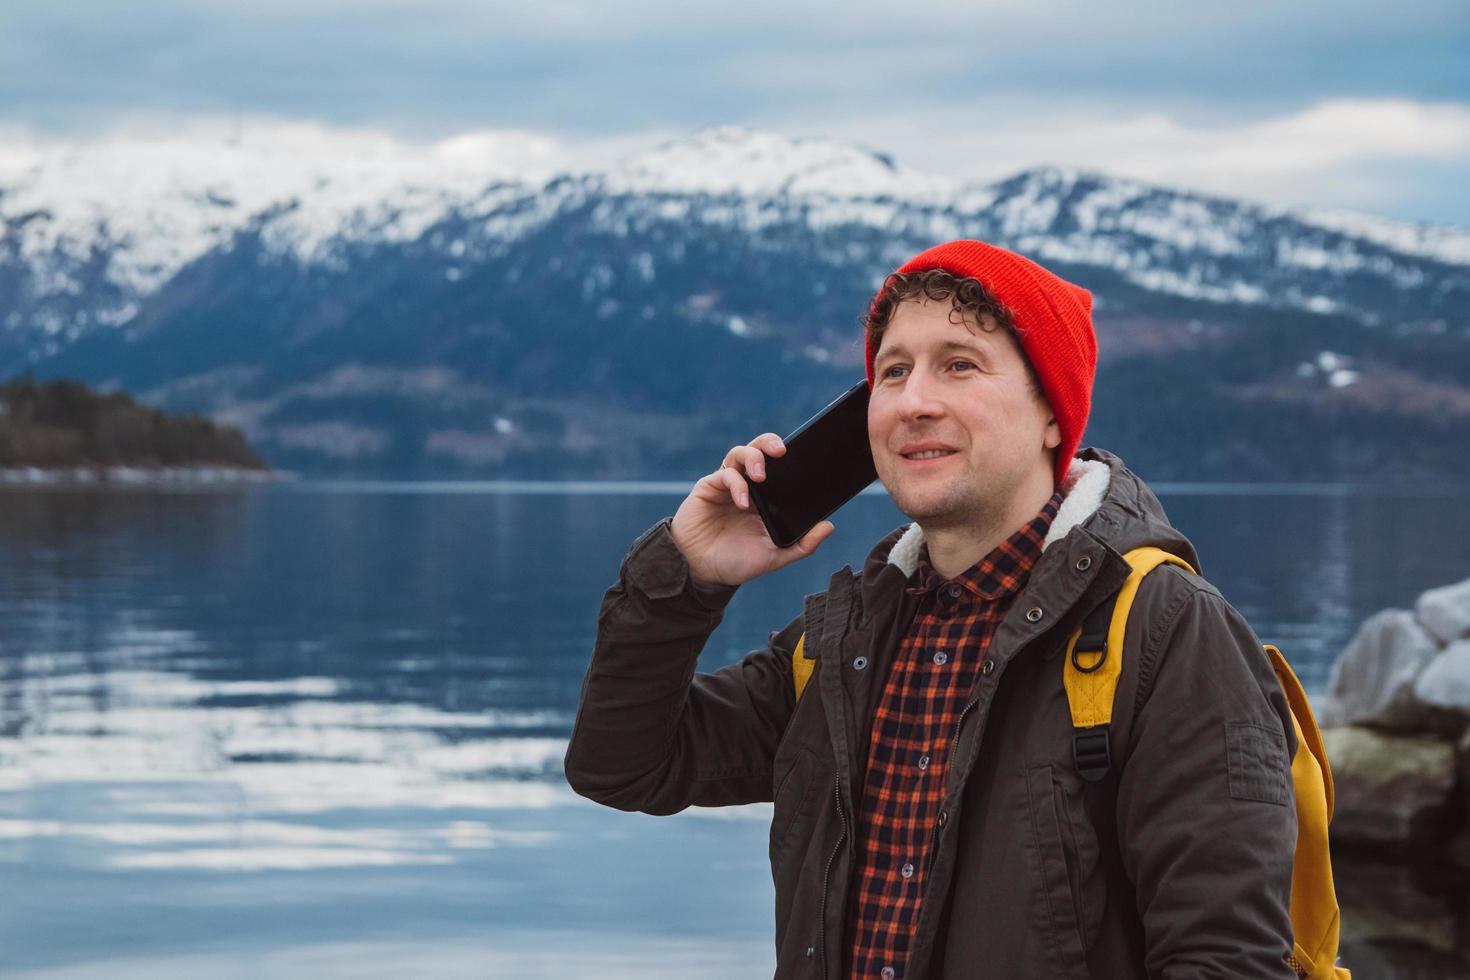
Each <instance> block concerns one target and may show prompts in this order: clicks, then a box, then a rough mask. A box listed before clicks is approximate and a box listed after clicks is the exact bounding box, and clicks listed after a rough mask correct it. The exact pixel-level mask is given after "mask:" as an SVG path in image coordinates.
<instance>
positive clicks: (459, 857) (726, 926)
mask: <svg viewBox="0 0 1470 980" xmlns="http://www.w3.org/2000/svg"><path fill="white" fill-rule="evenodd" d="M502 491H503V488H499V489H497V488H489V489H482V490H481V491H480V492H471V493H465V492H448V491H446V490H445V489H444V488H438V489H436V490H435V491H434V492H406V491H405V490H404V488H402V487H389V488H381V489H374V488H362V487H338V488H335V489H333V488H322V487H311V486H305V487H269V488H249V489H246V490H243V491H237V492H228V493H226V492H211V493H203V494H186V493H152V494H150V493H144V492H130V493H122V492H116V491H101V492H99V491H92V492H81V491H68V492H57V491H53V492H40V493H18V492H11V493H6V494H4V495H3V497H0V504H3V506H0V638H3V639H0V643H3V646H0V865H3V866H4V867H5V871H6V874H7V877H12V876H13V877H16V878H19V877H20V876H22V875H23V876H24V878H25V880H26V881H27V882H29V883H30V884H29V885H28V891H27V898H26V901H25V902H24V903H20V904H17V905H11V906H9V907H7V911H6V913H5V914H4V915H3V916H0V972H3V973H5V974H6V975H25V974H23V973H22V971H23V970H31V971H60V972H46V973H42V972H37V973H35V974H34V975H36V976H40V975H56V976H60V975H68V974H67V973H66V971H68V970H75V971H77V972H76V973H75V974H74V975H89V974H88V972H87V971H88V970H93V971H96V970H101V969H103V968H102V967H100V966H99V965H98V964H103V963H105V964H107V966H106V968H105V971H104V972H106V974H107V975H109V976H145V975H146V976H158V975H163V974H166V973H168V972H170V971H175V972H178V973H179V975H219V976H225V975H231V974H230V973H229V971H230V970H231V969H234V968H235V966H236V965H238V963H240V962H246V963H255V964H257V965H258V964H271V965H270V968H269V970H267V971H266V972H268V974H269V975H272V976H294V975H299V976H317V975H322V974H323V973H331V972H333V971H334V970H336V971H339V972H340V971H348V972H350V970H351V969H352V967H351V964H354V963H356V964H359V965H361V964H362V963H366V962H369V961H371V960H372V959H373V957H374V956H375V955H381V956H383V957H384V959H385V962H386V961H393V962H403V963H414V962H417V963H418V964H419V965H420V966H422V969H420V968H418V967H406V968H405V970H404V971H403V973H404V975H409V974H414V973H418V974H422V973H424V972H435V973H436V975H445V976H451V975H462V976H482V975H485V974H486V972H487V971H486V970H485V969H484V968H482V966H473V967H464V968H463V969H461V966H463V965H464V964H470V963H479V962H480V960H479V957H491V958H492V959H493V958H494V957H495V956H496V955H508V954H506V952H505V951H513V952H514V955H515V956H516V957H517V958H516V959H515V962H516V963H518V964H520V965H521V967H522V968H521V969H520V970H519V971H518V972H520V973H521V974H522V975H529V976H535V975H547V976H580V975H588V976H592V975H596V976H615V975H620V974H623V975H634V974H639V975H650V976H653V975H665V976H671V975H681V974H679V973H678V972H677V970H675V971H674V972H669V971H670V964H678V963H681V962H684V963H686V964H693V965H692V966H690V967H689V968H690V969H691V970H693V973H691V974H684V975H700V976H721V975H729V976H759V975H762V974H763V973H768V972H769V965H768V964H769V963H770V961H771V954H770V949H769V946H770V918H769V917H770V909H771V893H770V884H769V875H768V870H767V868H766V865H765V854H766V840H765V836H766V834H765V832H766V823H767V822H768V820H769V809H768V808H766V807H760V806H757V807H747V808H738V809H735V810H731V811H696V812H692V813H690V814H686V815H683V816H680V817H677V818H672V819H654V818H647V817H641V816H636V815H622V814H616V813H613V812H612V811H608V810H604V809H601V808H597V807H593V806H592V805H591V804H587V803H585V802H584V801H580V800H577V799H576V798H574V797H573V796H572V795H571V794H570V792H569V791H568V790H567V789H566V788H565V787H564V786H563V785H562V782H561V779H560V760H561V755H562V751H563V748H564V746H565V740H566V737H567V734H568V732H569V730H570V726H571V722H572V717H573V711H574V709H575V704H576V698H577V692H578V689H579V686H580V682H581V676H582V672H583V669H584V668H585V665H586V660H587V656H588V651H589V650H590V647H591V642H592V635H593V629H594V626H595V610H596V607H597V603H598V601H599V600H600V598H601V595H602V592H603V590H604V589H605V588H606V586H607V585H608V584H609V582H610V581H611V580H612V579H613V577H614V576H615V574H616V569H617V564H618V561H619V559H620V558H621V556H622V554H623V552H624V550H625V549H626V547H627V545H628V544H629V542H631V540H632V539H633V538H634V536H636V534H637V533H639V532H640V531H641V530H643V529H644V528H645V527H647V526H648V525H649V524H651V523H653V521H655V520H657V519H658V518H659V517H661V516H663V515H664V514H666V513H668V512H670V511H671V510H672V509H673V507H674V506H675V505H676V504H677V500H678V497H677V495H675V494H673V493H670V492H663V491H661V492H657V493H640V494H625V493H617V494H610V495H601V496H599V495H597V494H593V493H590V492H580V493H577V494H557V493H547V492H539V491H538V492H535V493H520V492H517V493H507V492H502ZM1166 503H1167V504H1168V506H1169V509H1170V511H1171V515H1172V516H1173V517H1174V518H1175V520H1176V521H1177V522H1178V523H1179V524H1180V526H1181V527H1182V528H1184V529H1185V530H1186V532H1187V533H1190V534H1191V535H1192V536H1194V537H1195V540H1196V542H1197V544H1198V546H1199V548H1200V551H1201V553H1202V554H1203V556H1204V560H1205V566H1206V571H1207V572H1208V573H1209V574H1210V575H1211V578H1212V580H1213V581H1215V582H1216V583H1217V584H1218V585H1219V586H1220V588H1221V589H1222V591H1223V592H1224V593H1225V594H1226V596H1227V597H1229V598H1231V599H1232V601H1235V602H1236V604H1237V605H1239V606H1241V608H1242V609H1243V610H1244V611H1246V612H1247V615H1248V616H1249V617H1250V618H1251V620H1252V622H1253V623H1255V624H1256V625H1257V628H1258V631H1259V632H1261V633H1262V635H1263V636H1267V637H1268V638H1272V637H1279V638H1280V639H1281V640H1282V642H1283V645H1284V646H1286V647H1287V652H1288V654H1289V655H1291V656H1292V659H1293V662H1294V663H1296V664H1297V665H1298V666H1299V668H1301V672H1302V673H1303V675H1304V677H1305V678H1307V682H1308V684H1309V686H1312V685H1313V684H1316V685H1320V683H1321V682H1322V681H1323V680H1325V676H1326V667H1327V664H1328V663H1329V662H1330V658H1331V656H1333V655H1335V653H1336V651H1337V648H1338V647H1339V646H1340V644H1341V643H1342V642H1343V641H1345V639H1346V636H1347V634H1348V633H1349V632H1350V630H1351V629H1352V628H1353V627H1354V626H1355V624H1356V622H1357V621H1358V620H1359V619H1361V618H1362V617H1363V616H1365V615H1367V614H1368V613H1370V612H1372V611H1375V610H1376V609H1377V608H1379V606H1381V605H1385V604H1389V603H1391V602H1399V603H1402V602H1404V601H1407V599H1411V598H1412V596H1413V595H1416V594H1417V590H1420V589H1422V588H1425V587H1428V586H1430V585H1437V584H1441V583H1442V582H1443V581H1445V580H1447V579H1448V578H1449V577H1451V574H1450V573H1449V572H1448V571H1447V570H1450V569H1454V568H1457V567H1458V568H1459V569H1461V570H1463V573H1465V574H1470V544H1467V543H1466V542H1470V534H1467V533H1465V532H1466V531H1470V526H1461V527H1458V528H1452V529H1449V530H1447V532H1446V533H1445V534H1443V535H1439V536H1436V537H1435V539H1434V540H1431V541H1425V540H1424V539H1423V538H1422V536H1421V537H1418V538H1415V537H1408V538H1399V537H1396V536H1395V535H1396V533H1397V531H1396V530H1395V529H1397V528H1402V527H1404V526H1412V521H1411V520H1410V519H1409V518H1408V517H1406V512H1408V511H1410V507H1411V505H1406V504H1404V503H1402V502H1396V501H1389V502H1387V503H1385V502H1384V501H1381V500H1376V499H1365V498H1358V497H1351V496H1344V495H1335V496H1334V495H1329V496H1328V497H1327V498H1326V499H1314V498H1311V497H1306V496H1296V497H1289V498H1281V499H1277V498H1270V497H1260V496H1247V497H1228V498H1220V497H1215V498H1210V497H1205V496H1198V495H1188V496H1180V497H1179V498H1177V499H1175V498H1166ZM900 520H901V516H900V515H898V514H897V512H896V511H895V510H894V509H893V507H892V505H891V503H890V502H889V501H888V500H887V499H886V498H884V497H881V496H880V497H874V498H860V499H859V501H856V502H854V504H852V505H850V506H849V508H847V509H845V510H844V511H843V512H842V514H841V515H839V518H838V533H837V534H836V535H834V537H833V538H832V539H831V540H830V541H828V542H827V543H826V545H824V547H823V550H822V552H821V557H820V559H818V560H814V561H812V562H806V563H801V564H799V565H797V566H793V567H791V568H788V569H785V570H783V571H782V572H780V573H778V574H776V575H773V576H770V577H768V578H766V579H763V580H760V581H758V582H756V583H752V584H751V585H750V586H748V587H747V588H745V589H742V590H741V593H740V595H739V596H738V597H737V599H736V602H735V604H734V605H733V606H732V607H731V608H730V610H729V612H728V614H727V616H726V619H725V622H724V623H723V625H722V626H721V627H720V629H719V631H718V632H717V633H716V635H715V637H714V638H713V639H712V641H711V643H710V645H709V648H708V649H707V651H706V653H705V656H704V657H703V658H702V659H701V664H702V666H704V667H706V668H714V667H717V666H719V665H720V664H722V663H726V662H729V661H731V660H733V659H735V658H736V657H738V656H740V655H742V654H743V653H744V652H745V651H746V650H747V649H748V648H750V647H751V646H754V645H757V644H759V643H760V642H762V641H763V640H764V638H765V636H766V633H767V632H768V631H769V630H771V629H773V628H775V627H777V626H779V625H781V624H783V623H784V622H785V621H786V620H787V619H789V618H790V617H791V616H793V615H795V613H796V612H797V611H799V609H800V597H801V596H802V595H803V594H805V593H807V592H812V591H816V590H818V589H821V588H823V587H824V586H825V584H826V581H827V578H828V576H829V574H830V572H831V571H832V570H833V569H834V568H835V567H837V566H839V565H841V564H843V563H852V564H856V563H858V562H860V561H861V559H862V557H863V555H864V554H865V553H866V551H867V549H868V547H869V546H870V544H871V543H872V541H874V540H876V539H877V538H878V537H881V536H882V535H883V534H884V533H886V531H888V530H889V529H890V528H891V527H893V526H894V525H895V524H897V523H899V521H900ZM1460 520H1461V522H1462V524H1470V518H1466V517H1464V516H1463V515H1462V516H1461V518H1460ZM1247 540H1248V541H1249V542H1250V547H1249V549H1246V548H1244V547H1243V546H1242V542H1243V541H1247ZM1263 624H1264V625H1263ZM12 872H13V875H12V874H11V873H12ZM712 880H714V881H718V882H720V887H718V888H711V887H710V882H711V881H712ZM1352 881H1353V879H1352V878H1351V876H1349V877H1347V878H1345V883H1346V884H1347V885H1351V884H1352ZM1369 891H1370V892H1372V891H1382V889H1381V888H1380V887H1379V886H1378V885H1372V886H1371V887H1370V888H1369ZM1351 894H1357V892H1351ZM1411 894H1413V895H1415V896H1418V897H1417V898H1415V899H1414V900H1415V901H1420V900H1426V901H1429V902H1430V903H1431V905H1432V907H1433V908H1436V909H1440V910H1441V912H1440V913H1436V914H1437V915H1439V916H1440V918H1443V917H1445V916H1448V917H1449V919H1450V920H1453V921H1454V922H1456V923H1458V921H1459V920H1458V919H1457V918H1456V916H1457V915H1459V914H1460V913H1458V912H1456V911H1454V910H1455V909H1462V908H1464V901H1463V896H1462V895H1458V893H1456V894H1455V895H1449V894H1448V893H1445V892H1443V891H1441V892H1425V891H1424V890H1423V888H1422V887H1417V888H1416V890H1413V891H1412V892H1411ZM1425 895H1428V896H1429V897H1428V898H1427V899H1425V898H1424V896H1425ZM1457 902H1458V903H1459V904H1455V903H1457ZM1435 903H1437V904H1435ZM1344 904H1345V905H1347V904H1348V903H1347V901H1346V900H1345V903H1344ZM1411 917H1412V916H1411ZM1429 917H1430V918H1431V919H1433V918H1434V916H1433V915H1430V916H1429ZM1348 921H1349V925H1350V927H1351V928H1354V929H1357V930H1358V933H1357V934H1358V935H1361V936H1363V937H1364V938H1369V937H1371V938H1373V939H1374V941H1375V943H1376V945H1375V946H1373V947H1372V948H1368V947H1363V949H1364V952H1363V953H1362V954H1361V955H1363V956H1365V957H1366V956H1369V955H1386V954H1384V952H1383V951H1384V950H1387V949H1388V948H1389V947H1388V945H1385V944H1389V943H1400V944H1402V943H1403V942H1405V941H1410V940H1412V941H1415V942H1419V943H1420V945H1421V946H1422V945H1423V937H1422V936H1421V937H1419V938H1418V939H1414V937H1413V936H1404V935H1401V934H1399V933H1395V932H1383V931H1375V930H1376V928H1377V927H1370V926H1369V925H1353V923H1354V922H1358V923H1362V922H1364V921H1365V920H1363V919H1362V918H1361V917H1359V918H1358V919H1357V920H1353V919H1349V920H1348ZM1434 921H1439V920H1438V919H1434ZM82 923H86V924H87V927H86V928H82V927H81V924H82ZM549 923H554V924H555V928H554V931H553V932H552V933H550V934H544V932H545V930H547V929H548V928H549V926H548V924H549ZM1441 932H1443V930H1441ZM1436 935H1437V936H1438V935H1439V933H1436ZM1457 935H1458V933H1457ZM395 937H396V938H395ZM1435 941H1439V940H1435ZM394 942H397V943H398V944H397V945H394V944H393V943H394ZM1416 948H1417V947H1416ZM1424 948H1426V949H1432V948H1438V947H1431V946H1424ZM1449 948H1450V949H1451V950H1453V949H1454V946H1453V944H1451V946H1450V947H1449ZM373 950H376V951H377V952H376V953H374V952H371V951H373ZM495 950H500V951H501V953H500V954H496V953H495V952H494V951H495ZM665 954H667V955H665ZM1447 955H1448V954H1447ZM1456 955H1458V954H1456ZM722 956H725V957H727V958H725V959H721V957H722ZM242 957H243V959H242ZM415 957H417V958H418V959H417V961H415ZM681 957H683V959H681ZM1365 962H1366V960H1365ZM303 963H311V964H313V966H312V968H311V969H307V968H306V967H303V966H301V964H303ZM434 963H439V964H441V966H442V969H440V970H437V971H436V970H430V969H429V966H428V965H429V964H434ZM292 964H295V965H292ZM456 964H458V965H456ZM538 964H540V965H539V966H538ZM556 964H561V967H560V969H558V968H557V967H556ZM149 971H152V972H149ZM489 972H494V971H493V970H491V971H489ZM92 975H95V974H92ZM241 975H245V974H241Z"/></svg>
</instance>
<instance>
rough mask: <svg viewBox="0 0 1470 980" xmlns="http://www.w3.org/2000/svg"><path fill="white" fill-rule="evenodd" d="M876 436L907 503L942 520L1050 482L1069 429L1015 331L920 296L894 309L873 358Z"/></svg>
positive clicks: (918, 513) (891, 489) (1002, 504)
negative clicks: (1036, 382) (1062, 426)
mask: <svg viewBox="0 0 1470 980" xmlns="http://www.w3.org/2000/svg"><path fill="white" fill-rule="evenodd" d="M952 318H953V321H958V322H953V321H952ZM868 441H869V443H870V444H871V445H872V449H873V462H874V463H875V464H876V466H877V469H878V478H879V479H880V480H882V481H883V486H885V487H886V488H887V489H888V493H889V495H890V496H892V497H893V500H894V503H896V504H897V505H898V509H899V510H901V511H903V512H904V513H905V514H906V515H908V516H909V517H910V518H912V519H913V520H915V521H918V522H919V524H920V526H922V527H925V528H926V529H934V528H939V527H958V526H963V525H969V524H975V523H980V522H983V521H985V520H986V519H987V518H990V517H992V515H1003V514H1005V513H1006V512H1007V511H1008V509H1009V507H1010V505H1011V502H1012V499H1013V498H1014V497H1015V495H1016V494H1017V493H1018V492H1020V491H1021V490H1022V489H1023V488H1025V487H1034V486H1039V485H1042V484H1045V485H1047V486H1050V483H1051V478H1052V473H1053V464H1052V458H1053V457H1052V454H1050V453H1048V452H1047V450H1048V449H1049V448H1054V447H1056V446H1057V445H1059V444H1060V443H1061V432H1060V430H1059V429H1058V428H1057V423H1056V420H1055V419H1054V418H1053V417H1052V414H1051V410H1050V408H1049V407H1048V406H1047V403H1046V401H1045V399H1044V398H1042V397H1041V396H1040V395H1038V394H1037V393H1036V392H1035V391H1034V390H1033V389H1032V387H1031V384H1030V380H1029V376H1028V373H1027V366H1026V361H1025V358H1024V355H1023V354H1022V353H1021V350H1020V348H1019V346H1018V345H1017V343H1016V341H1015V339H1014V338H1013V337H1012V336H1011V335H1010V332H1009V331H1007V330H1005V329H1004V328H1003V327H1001V326H1000V325H999V324H997V323H996V322H995V320H994V319H993V318H990V317H986V318H985V322H984V323H976V322H975V320H974V319H973V318H972V317H970V316H966V317H965V318H964V319H963V320H961V318H960V315H959V314H957V313H955V312H954V307H953V305H952V304H951V302H950V301H949V300H948V299H943V300H923V301H917V300H915V301H909V302H905V303H903V304H901V305H900V306H899V307H898V309H896V310H895V311H894V313H893V317H892V319H890V321H889V325H888V328H887V329H886V330H885V331H884V332H883V336H882V339H881V345H880V346H879V348H878V352H877V355H876V356H875V358H874V361H873V393H872V399H871V400H870V401H869V403H868Z"/></svg>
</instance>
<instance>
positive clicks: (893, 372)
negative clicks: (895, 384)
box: [883, 364, 908, 378]
mask: <svg viewBox="0 0 1470 980" xmlns="http://www.w3.org/2000/svg"><path fill="white" fill-rule="evenodd" d="M907 370H908V368H906V367H904V366H903V365H901V364H894V365H891V366H889V367H886V368H884V369H883V377H885V378H897V377H900V375H899V374H898V372H899V371H907Z"/></svg>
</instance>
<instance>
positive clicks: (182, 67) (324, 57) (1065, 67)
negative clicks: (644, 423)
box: [0, 0, 1470, 224]
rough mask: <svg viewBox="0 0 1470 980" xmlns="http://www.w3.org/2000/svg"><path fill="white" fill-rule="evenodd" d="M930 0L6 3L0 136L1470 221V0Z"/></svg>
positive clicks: (0, 23)
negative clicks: (797, 155)
mask: <svg viewBox="0 0 1470 980" xmlns="http://www.w3.org/2000/svg"><path fill="white" fill-rule="evenodd" d="M911 9H912V10H913V11H915V12H905V8H904V7H902V6H901V5H895V4H887V5H883V6H876V5H871V6H863V5H858V4H853V3H845V4H839V3H825V2H824V3H804V4H798V3H794V2H789V0H788V2H782V3H777V2H766V0H755V2H746V3H743V4H740V5H735V4H729V3H726V4H720V5H708V6H704V7H695V6H693V5H690V4H687V3H672V2H652V0H629V2H624V3H619V4H608V3H606V2H600V3H592V2H584V0H576V2H560V3H542V4H525V3H521V4H516V5H501V4H493V3H480V2H469V0H416V2H408V0H376V2H353V3H349V2H344V0H295V2H283V0H254V2H251V3H226V2H205V0H192V2H184V0H134V2H130V3H127V4H118V3H115V2H110V0H92V2H71V3H68V2H58V0H44V2H42V0H35V2H31V0H0V127H4V128H5V129H6V130H8V131H9V132H10V133H12V134H14V133H15V132H17V131H18V130H19V131H25V132H29V133H32V134H35V135H37V136H40V137H66V138H79V139H86V138H90V137H92V136H95V135H97V134H100V133H104V132H108V131H115V130H117V129H119V128H129V127H132V128H136V127H139V126H146V127H154V128H158V127H163V128H167V127H169V126H172V125H178V124H180V123H182V122H184V121H188V120H194V119H197V118H199V117H204V118H208V117H226V118H229V117H234V116H240V117H246V118H256V117H261V116H270V117H278V118H282V119H305V120H312V121H316V122H320V123H323V124H327V125H336V126H354V127H369V128H377V129H382V130H384V131H386V132H388V133H391V134H393V135H395V136H398V137H400V138H403V139H408V140H433V139H440V138H443V137H446V136H451V135H454V134H457V133H462V132H467V131H474V130H493V129H517V130H528V131H533V132H539V133H544V134H546V135H548V136H551V137H555V138H556V139H557V140H559V141H560V142H562V143H566V144H570V145H573V146H575V145H578V144H579V143H585V144H586V145H588V146H589V147H593V146H596V147H605V146H607V145H620V146H621V145H637V144H638V143H639V142H640V141H642V142H649V141H653V140H657V139H662V138H668V137H671V136H678V135H682V134H685V133H688V132H690V131H692V130H694V129H698V128H700V127H702V126H706V125H712V124H721V123H735V124H739V125H743V126H749V127H752V128H758V129H770V130H774V131H777V132H782V133H787V134H790V135H823V136H837V137H841V138H846V139H851V140H854V141H856V142H859V143H862V144H864V145H866V146H870V147H873V148H875V149H881V150H883V151H885V152H888V153H891V154H892V155H893V156H895V157H896V158H898V159H900V160H902V161H903V162H905V163H908V164H910V165H912V166H916V167H921V168H925V169H929V170H934V171H936V172H939V173H943V174H947V175H950V176H956V177H976V178H982V179H988V178H994V177H1000V176H1004V175H1006V174H1008V173H1011V172H1014V171H1016V170H1018V169H1021V168H1023V167H1026V166H1031V165H1035V164H1041V163H1050V164H1057V165H1062V166H1069V167H1079V168H1085V169H1097V170H1103V171H1106V172H1110V173H1115V174H1123V175H1129V176H1136V177H1140V178H1143V179H1147V180H1154V181H1160V182H1164V183H1169V184H1174V185H1178V186H1185V187H1198V188H1202V189H1207V190H1213V191H1218V192H1222V193H1227V194H1232V195H1237V196H1241V197H1247V198H1256V199H1261V200H1267V201H1272V202H1277V203H1286V204H1300V205H1319V206H1341V207H1354V208H1359V209H1363V210H1369V211H1376V212H1379V213H1384V214H1390V215H1395V216H1398V217H1404V218H1411V219H1416V220H1430V221H1448V222H1455V223H1459V224H1470V195H1466V194H1465V192H1464V189H1463V186H1464V182H1465V181H1464V177H1465V175H1466V173H1467V166H1470V3H1466V2H1465V0H1407V2H1401V3H1394V4H1384V3H1382V2H1381V0H1378V2H1366V0H1338V2H1316V0H1308V2H1294V3H1285V4H1283V3H1261V2H1243V0H1237V2H1232V3H1218V4H1203V3H1184V2H1173V3H1144V2H1138V0H1128V2H1118V3H1113V4H1093V3H1075V2H1059V0H1029V2H1024V3H1022V2H1011V0H1002V2H989V3H974V2H970V3H958V2H939V3H934V2H930V3H928V4H926V5H924V6H923V7H921V8H911ZM11 138H15V137H14V136H12V137H11Z"/></svg>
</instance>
